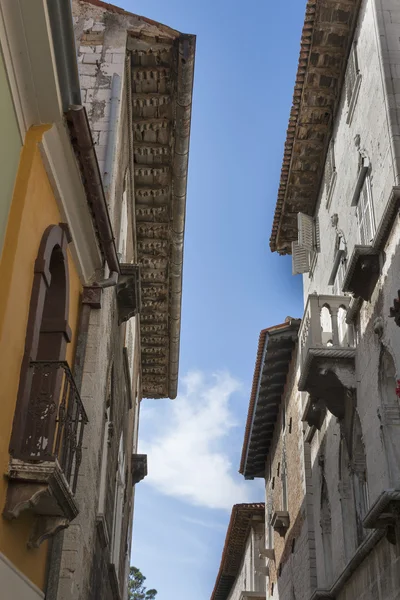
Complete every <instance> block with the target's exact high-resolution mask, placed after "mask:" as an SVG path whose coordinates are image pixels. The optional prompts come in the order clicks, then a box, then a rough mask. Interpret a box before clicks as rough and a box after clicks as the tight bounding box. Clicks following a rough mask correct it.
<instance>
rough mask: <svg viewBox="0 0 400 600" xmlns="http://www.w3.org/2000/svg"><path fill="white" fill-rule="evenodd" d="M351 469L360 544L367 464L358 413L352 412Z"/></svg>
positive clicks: (364, 512) (365, 494)
mask: <svg viewBox="0 0 400 600" xmlns="http://www.w3.org/2000/svg"><path fill="white" fill-rule="evenodd" d="M351 469H352V473H353V489H354V501H355V508H356V521H357V539H358V543H359V544H360V543H361V542H362V541H363V539H364V538H365V535H366V532H365V529H364V528H363V526H362V522H363V519H364V517H365V515H366V514H367V511H368V486H367V462H366V457H365V448H364V442H363V439H362V430H361V422H360V417H359V416H358V412H357V411H356V410H355V411H354V416H353V431H352V452H351Z"/></svg>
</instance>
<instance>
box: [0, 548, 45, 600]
mask: <svg viewBox="0 0 400 600" xmlns="http://www.w3.org/2000/svg"><path fill="white" fill-rule="evenodd" d="M0 581H1V590H2V592H1V597H2V598H4V600H8V599H9V600H11V599H12V600H43V599H44V597H45V596H44V593H43V592H42V591H41V590H40V589H39V588H38V587H37V586H36V585H35V584H34V583H32V581H30V580H29V579H28V578H27V577H26V575H24V574H23V573H21V571H19V570H18V569H17V568H16V567H15V565H13V564H12V562H11V561H9V560H8V558H7V557H6V556H4V554H2V553H1V552H0ZM4 594H5V595H4Z"/></svg>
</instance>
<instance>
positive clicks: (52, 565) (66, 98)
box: [46, 0, 82, 600]
mask: <svg viewBox="0 0 400 600" xmlns="http://www.w3.org/2000/svg"><path fill="white" fill-rule="evenodd" d="M47 11H48V16H49V20H50V27H51V33H52V38H53V40H57V44H54V54H55V59H56V65H57V71H58V75H59V78H58V80H59V86H60V93H61V99H62V106H63V111H64V112H65V111H66V110H68V109H69V107H70V106H71V105H80V104H81V103H82V98H81V89H80V81H79V73H78V65H77V53H76V45H75V32H74V26H73V19H72V10H71V3H70V2H68V1H67V2H66V1H65V0H47ZM61 75H62V76H61ZM81 318H82V317H81ZM78 389H79V388H78ZM63 543H64V531H60V532H59V533H58V534H56V535H55V536H54V537H53V538H51V539H50V541H49V549H48V554H47V574H46V600H56V599H57V595H58V583H59V577H60V570H61V556H62V548H63Z"/></svg>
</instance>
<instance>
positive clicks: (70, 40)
mask: <svg viewBox="0 0 400 600" xmlns="http://www.w3.org/2000/svg"><path fill="white" fill-rule="evenodd" d="M47 11H48V16H49V21H50V27H51V33H52V38H53V40H57V44H54V53H55V58H56V65H57V74H58V81H59V87H60V94H61V100H62V108H63V112H64V113H65V112H67V111H68V110H69V109H70V108H71V107H72V106H78V107H79V106H81V105H82V98H81V91H80V80H79V71H78V64H77V51H76V44H75V32H74V26H73V18H72V10H71V2H70V1H68V0H47ZM119 79H120V78H119V76H118V75H114V77H113V82H112V98H111V115H110V121H111V130H110V135H109V139H108V143H107V157H106V169H107V172H106V173H105V174H104V185H105V188H106V189H107V188H108V186H109V183H110V181H111V169H112V161H113V155H114V146H115V134H116V133H115V130H116V126H115V123H116V117H117V108H118V102H117V101H118V90H119V83H120V82H119ZM116 96H117V98H115V97H116ZM106 186H107V187H106ZM117 280H118V273H117V272H115V271H112V272H111V273H110V277H109V278H108V279H107V280H105V281H102V282H100V287H109V286H113V285H115V284H116V283H117ZM90 313H91V306H90V304H89V303H81V311H80V316H79V324H78V332H79V333H78V339H77V347H76V356H75V362H74V369H73V371H74V378H75V382H76V385H77V388H78V390H79V392H80V390H81V386H82V379H83V366H84V361H85V354H86V346H87V337H88V331H89V320H90ZM63 545H64V531H60V532H59V533H58V534H57V535H56V536H54V537H53V538H51V540H50V542H49V550H48V559H47V576H46V600H56V599H57V596H58V585H59V578H60V571H61V558H62V551H63Z"/></svg>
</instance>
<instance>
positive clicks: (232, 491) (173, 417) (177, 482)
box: [140, 371, 249, 510]
mask: <svg viewBox="0 0 400 600" xmlns="http://www.w3.org/2000/svg"><path fill="white" fill-rule="evenodd" d="M181 383H182V387H183V388H184V391H183V393H181V394H180V395H179V396H178V398H177V399H176V400H174V401H172V402H171V403H170V404H169V406H168V410H167V416H166V418H165V417H163V419H162V423H160V422H159V419H160V417H159V416H158V415H157V416H156V417H154V427H153V428H152V429H153V435H152V437H151V438H149V437H147V439H145V440H142V441H141V444H140V452H145V453H146V454H147V455H148V465H149V475H148V477H147V478H146V482H147V483H149V484H151V485H152V486H153V487H155V488H156V489H158V490H159V491H160V492H162V493H163V494H166V495H168V496H173V497H176V498H181V499H183V500H186V501H188V502H190V503H191V504H194V505H197V506H204V507H207V508H222V509H227V510H230V509H231V508H232V505H233V504H236V503H238V502H247V501H248V500H249V489H248V487H247V486H246V484H245V482H244V480H242V479H241V476H239V475H238V474H237V473H235V471H236V468H234V467H233V465H232V463H231V460H230V458H229V439H227V438H228V434H229V432H230V430H231V429H232V428H233V427H235V426H236V425H237V423H236V422H235V420H234V418H233V414H232V410H231V407H230V400H231V396H232V394H233V393H234V392H236V391H238V390H239V388H240V384H239V382H238V381H236V380H235V379H234V378H233V377H231V375H229V373H226V372H225V373H217V374H215V375H213V376H212V378H211V380H206V378H205V376H204V375H203V374H202V373H201V372H199V371H192V372H189V373H188V375H187V376H186V377H184V378H183V380H182V382H181ZM148 416H149V415H148ZM150 420H153V419H150ZM146 421H147V422H146V430H147V432H148V431H150V428H149V425H150V423H149V420H148V419H147V418H146ZM160 425H161V427H160ZM156 430H157V432H156Z"/></svg>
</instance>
